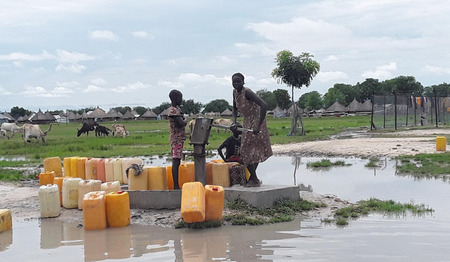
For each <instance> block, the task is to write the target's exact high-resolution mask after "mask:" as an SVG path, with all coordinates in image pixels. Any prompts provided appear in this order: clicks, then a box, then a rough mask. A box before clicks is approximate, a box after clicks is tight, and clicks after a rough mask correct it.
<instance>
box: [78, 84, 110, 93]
mask: <svg viewBox="0 0 450 262" xmlns="http://www.w3.org/2000/svg"><path fill="white" fill-rule="evenodd" d="M101 91H105V88H103V87H100V86H96V85H88V87H87V88H86V89H84V90H83V93H95V92H101Z"/></svg>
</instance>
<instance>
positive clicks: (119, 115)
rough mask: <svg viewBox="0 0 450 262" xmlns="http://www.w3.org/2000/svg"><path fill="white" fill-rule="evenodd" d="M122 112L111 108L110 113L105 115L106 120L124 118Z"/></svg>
mask: <svg viewBox="0 0 450 262" xmlns="http://www.w3.org/2000/svg"><path fill="white" fill-rule="evenodd" d="M122 116H123V115H122V113H120V112H117V111H116V110H114V109H110V110H109V112H108V113H106V115H105V116H104V117H103V119H104V120H109V121H117V120H120V119H122Z"/></svg>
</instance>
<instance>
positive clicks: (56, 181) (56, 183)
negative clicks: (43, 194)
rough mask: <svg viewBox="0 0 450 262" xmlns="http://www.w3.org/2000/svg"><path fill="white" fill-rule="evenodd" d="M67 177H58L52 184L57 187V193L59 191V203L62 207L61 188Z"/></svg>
mask: <svg viewBox="0 0 450 262" xmlns="http://www.w3.org/2000/svg"><path fill="white" fill-rule="evenodd" d="M66 178H67V177H63V176H59V177H55V179H53V184H54V185H58V191H59V203H60V204H61V206H62V187H63V181H64V179H66Z"/></svg>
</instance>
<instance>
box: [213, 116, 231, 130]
mask: <svg viewBox="0 0 450 262" xmlns="http://www.w3.org/2000/svg"><path fill="white" fill-rule="evenodd" d="M213 123H214V124H216V125H221V126H231V125H232V124H233V120H231V119H227V118H217V119H214V121H213ZM219 129H220V128H217V133H219Z"/></svg>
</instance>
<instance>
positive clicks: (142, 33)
mask: <svg viewBox="0 0 450 262" xmlns="http://www.w3.org/2000/svg"><path fill="white" fill-rule="evenodd" d="M131 35H132V36H134V37H136V38H142V39H154V38H155V37H154V36H152V35H150V34H149V33H147V32H146V31H134V32H131Z"/></svg>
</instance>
